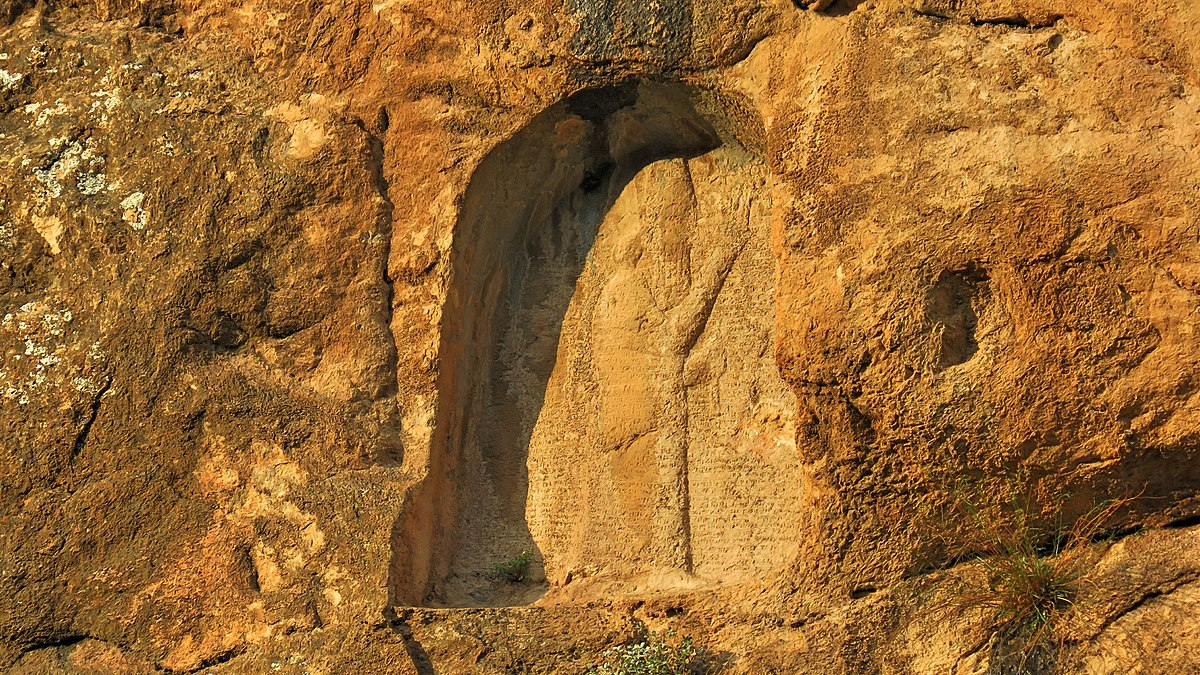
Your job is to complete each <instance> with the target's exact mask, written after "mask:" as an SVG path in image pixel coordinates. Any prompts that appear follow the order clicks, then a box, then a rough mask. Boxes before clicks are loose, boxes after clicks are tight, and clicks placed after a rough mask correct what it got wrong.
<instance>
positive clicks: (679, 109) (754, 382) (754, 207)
mask: <svg viewBox="0 0 1200 675" xmlns="http://www.w3.org/2000/svg"><path fill="white" fill-rule="evenodd" d="M746 119H747V116H744V115H737V114H731V113H730V108H729V106H728V105H727V104H725V103H722V102H720V101H719V100H718V99H717V98H716V97H715V96H713V95H709V94H705V93H701V92H698V91H697V90H695V89H693V88H691V87H688V86H685V85H681V84H669V83H655V82H640V83H630V84H627V85H623V86H617V87H610V88H605V89H599V90H591V91H585V92H582V93H580V94H578V95H576V96H574V97H572V98H570V99H568V100H566V101H564V102H562V103H560V104H557V105H555V106H553V107H552V108H550V109H548V110H547V111H546V112H544V113H543V114H542V115H540V116H539V117H538V118H537V119H535V120H534V121H533V122H532V123H531V124H530V125H528V126H527V127H526V128H525V129H523V130H522V131H521V132H519V133H518V134H516V135H515V136H514V137H513V138H511V139H509V140H508V141H506V142H504V143H502V144H501V145H500V146H498V147H497V148H496V149H495V150H494V151H493V152H491V153H490V154H489V155H488V157H487V158H485V160H484V161H483V162H482V163H481V164H480V166H479V168H478V169H477V171H476V173H475V175H474V177H473V179H472V182H471V185H470V187H469V189H468V193H467V197H466V202H465V204H464V207H463V211H462V216H461V219H460V222H459V224H458V229H457V231H456V232H455V241H454V248H453V255H454V258H453V271H452V274H451V280H450V287H449V289H448V295H447V300H446V304H445V308H444V315H443V335H442V343H441V370H440V375H439V377H440V379H439V386H440V396H441V399H440V401H439V407H438V411H439V418H438V421H437V429H436V436H435V441H434V447H433V448H432V452H433V455H432V459H431V472H430V475H429V478H428V479H427V480H426V481H425V483H424V484H423V485H422V486H421V488H420V489H419V490H418V491H417V492H416V493H414V495H413V497H412V501H411V502H410V503H409V504H408V505H407V508H406V511H405V513H404V514H403V516H402V518H401V521H400V526H399V527H398V528H397V531H396V535H395V538H394V542H393V543H394V549H395V551H394V552H395V558H394V560H393V566H392V569H391V575H392V577H391V581H392V589H391V590H392V595H393V601H394V603H396V604H434V605H449V606H477V605H505V604H523V603H527V602H531V601H533V600H536V599H537V598H538V597H540V596H541V595H542V594H543V593H544V592H545V591H546V590H547V588H554V589H556V590H557V591H558V592H562V593H567V594H574V595H576V596H578V597H581V598H582V597H585V596H586V595H587V594H588V593H589V592H593V593H595V592H603V593H612V592H632V593H637V592H644V591H647V590H654V589H661V588H669V589H686V588H695V587H703V586H708V585H712V584H722V583H733V582H739V581H744V580H747V579H751V578H754V577H756V576H758V575H761V574H762V573H764V572H766V571H768V570H770V569H772V568H773V567H776V566H778V565H781V564H784V563H786V562H788V561H789V560H790V558H791V556H792V555H793V554H794V550H795V546H796V542H795V539H794V532H795V524H796V523H797V520H798V514H797V513H796V512H795V509H796V508H797V505H798V504H799V503H800V501H801V500H800V499H798V495H796V494H795V493H794V492H795V490H796V489H797V488H796V487H795V486H796V485H797V484H798V481H797V480H796V476H797V475H798V472H799V459H798V457H797V453H796V451H795V431H794V421H793V414H794V412H793V411H794V409H795V401H794V399H793V397H792V394H791V393H790V391H789V390H788V388H787V387H786V385H784V383H783V382H782V380H781V379H780V377H779V374H778V372H777V369H776V366H775V360H774V311H773V296H774V263H773V257H772V255H771V251H770V245H769V227H768V219H769V216H768V213H769V206H770V201H769V191H768V187H767V180H766V168H765V166H764V162H763V160H762V158H761V155H760V154H759V153H758V152H757V151H755V150H754V149H753V148H754V141H753V140H752V139H753V138H755V137H756V135H755V134H754V133H753V132H754V131H755V129H752V128H751V129H747V128H746V126H747V122H746ZM522 552H528V553H530V554H531V556H532V558H533V564H532V565H531V569H530V570H529V573H528V574H527V575H526V578H525V580H524V581H522V582H517V583H513V582H512V581H511V580H509V579H505V578H502V575H498V574H496V566H497V564H499V563H503V562H505V561H509V560H512V559H514V558H516V557H517V556H518V555H519V554H521V553H522ZM589 589H590V590H589Z"/></svg>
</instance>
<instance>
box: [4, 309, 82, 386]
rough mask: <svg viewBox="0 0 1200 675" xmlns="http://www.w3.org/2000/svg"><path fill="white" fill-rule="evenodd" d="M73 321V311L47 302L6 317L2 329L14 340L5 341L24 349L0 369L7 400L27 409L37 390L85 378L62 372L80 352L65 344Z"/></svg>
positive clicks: (11, 356)
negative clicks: (65, 338)
mask: <svg viewBox="0 0 1200 675" xmlns="http://www.w3.org/2000/svg"><path fill="white" fill-rule="evenodd" d="M74 318H75V317H74V315H73V314H72V312H71V310H70V309H68V308H66V307H59V308H55V307H53V306H51V305H49V304H48V303H44V302H28V303H25V304H24V305H22V306H21V308H20V309H19V310H17V312H16V313H15V314H14V313H8V314H5V315H4V319H3V321H0V329H2V330H3V331H4V332H5V333H12V334H13V335H12V339H9V338H7V337H6V338H4V341H5V342H10V343H16V344H21V345H23V346H24V350H22V351H21V352H19V353H12V352H10V353H9V355H8V359H9V362H8V363H7V364H4V365H5V366H6V367H5V368H0V380H3V385H4V390H3V397H4V398H7V399H9V400H15V401H16V402H17V403H18V404H20V405H26V404H28V403H29V401H30V397H31V396H32V395H33V394H34V392H36V391H37V390H39V389H41V388H45V387H60V386H64V385H66V383H67V382H68V381H70V380H72V379H78V378H80V377H82V374H80V373H63V372H61V371H62V369H63V364H64V363H65V362H66V361H67V357H68V355H69V354H70V353H71V352H73V351H78V347H75V346H74V345H73V344H71V343H70V341H69V340H68V341H64V340H63V338H64V337H67V329H68V326H69V324H71V322H72V321H74ZM47 395H52V394H47Z"/></svg>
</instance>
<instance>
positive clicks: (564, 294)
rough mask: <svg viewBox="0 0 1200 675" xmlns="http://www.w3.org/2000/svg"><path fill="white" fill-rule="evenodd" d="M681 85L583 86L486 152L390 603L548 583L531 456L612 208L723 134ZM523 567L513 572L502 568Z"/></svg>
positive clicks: (465, 213)
mask: <svg viewBox="0 0 1200 675" xmlns="http://www.w3.org/2000/svg"><path fill="white" fill-rule="evenodd" d="M698 98H699V95H698V93H697V92H696V91H695V90H694V89H692V88H691V87H688V86H686V85H682V84H674V83H659V82H645V81H643V82H630V83H626V84H623V85H618V86H612V87H605V88H600V89H593V90H587V91H583V92H580V93H578V94H576V95H574V96H572V97H570V98H569V99H567V100H565V101H562V102H560V103H558V104H556V105H554V106H552V107H551V108H549V109H548V110H546V111H545V112H543V113H542V114H541V115H539V116H538V117H537V118H535V119H534V120H533V121H532V122H530V123H529V124H528V125H527V126H526V127H525V128H523V129H522V130H521V131H519V132H518V133H517V134H515V135H514V136H513V137H511V138H510V139H508V140H506V141H504V142H503V143H501V144H500V145H498V146H497V147H496V148H495V149H494V150H493V151H492V152H491V153H489V154H488V156H487V157H486V158H485V159H484V160H483V161H482V162H481V164H480V166H479V167H478V169H477V170H476V172H475V174H474V176H473V177H472V180H471V183H470V185H469V187H468V190H467V193H466V197H465V202H464V204H463V207H462V212H461V217H460V220H459V222H458V225H457V228H456V230H455V235H454V244H453V250H452V256H453V257H452V261H453V262H452V271H451V276H450V284H449V288H448V289H447V297H446V301H445V304H444V307H443V314H442V317H443V318H442V321H443V327H442V336H441V344H440V352H439V353H440V358H441V361H440V370H439V380H438V386H439V401H438V417H437V422H436V427H435V432H434V437H433V442H432V448H431V458H430V471H429V475H428V477H427V478H426V479H425V481H424V482H423V483H422V484H421V485H420V486H419V487H418V488H417V489H416V490H414V491H413V493H412V494H411V495H410V497H409V501H408V502H407V503H406V505H405V507H404V510H403V512H402V513H401V515H400V517H399V519H398V520H397V523H396V526H395V528H394V530H393V535H392V547H393V559H392V563H391V567H390V569H389V586H390V588H389V591H390V595H391V602H392V604H393V605H421V604H423V605H433V606H452V607H455V606H457V607H469V606H507V605H518V604H527V603H530V602H533V601H535V600H536V599H537V598H539V597H540V596H541V595H542V594H543V593H544V592H545V589H546V585H545V583H544V577H545V573H544V570H543V568H542V565H541V562H542V561H541V551H540V550H539V548H538V546H537V544H536V543H535V541H534V538H533V536H532V535H531V533H530V527H529V524H528V522H527V520H526V511H527V507H528V503H527V502H528V494H529V472H528V453H529V448H530V441H531V435H532V434H533V432H534V427H535V424H536V423H537V421H538V417H539V414H540V413H541V411H542V405H543V403H544V401H545V397H546V388H547V386H548V383H549V380H550V376H551V372H552V371H553V370H554V369H555V365H556V360H557V357H558V345H559V337H560V333H561V331H562V327H563V320H564V316H565V314H566V313H567V309H568V305H569V304H570V303H571V299H572V294H573V292H574V290H575V285H576V281H577V280H578V278H579V276H580V273H581V271H582V270H583V267H584V263H585V261H586V260H587V259H588V255H589V251H590V250H591V248H592V245H593V243H594V242H595V240H596V236H597V230H598V228H599V226H600V224H601V222H602V221H603V220H604V218H605V214H606V213H607V212H608V211H609V209H610V208H611V207H612V206H613V204H614V203H615V201H616V200H617V198H618V196H619V195H620V194H621V193H622V191H623V190H624V189H625V187H626V185H627V184H628V183H629V182H630V180H631V179H632V178H633V177H634V176H635V175H637V174H638V172H639V171H641V170H642V169H643V168H644V167H646V166H647V165H649V164H650V163H652V162H655V161H658V160H662V159H667V158H692V157H696V156H698V155H702V154H704V153H707V152H709V151H711V150H713V149H715V148H717V147H719V146H720V145H721V138H722V134H721V133H719V132H718V130H717V129H716V128H714V126H713V124H712V123H710V121H708V119H706V117H705V116H702V115H701V114H700V113H698V112H697V109H696V100H697V99H698ZM522 556H526V557H528V558H529V560H530V564H529V569H528V570H527V571H525V570H518V571H517V572H516V573H509V574H506V573H505V572H506V571H507V572H511V571H512V568H513V565H509V569H508V570H504V569H502V568H501V566H503V565H504V564H505V563H514V564H515V566H516V567H518V568H519V567H520V564H519V563H520V562H521V558H522Z"/></svg>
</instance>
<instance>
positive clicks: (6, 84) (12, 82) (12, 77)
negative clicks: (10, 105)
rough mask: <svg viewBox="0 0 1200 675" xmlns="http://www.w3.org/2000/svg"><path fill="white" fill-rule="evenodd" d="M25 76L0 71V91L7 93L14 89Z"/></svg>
mask: <svg viewBox="0 0 1200 675" xmlns="http://www.w3.org/2000/svg"><path fill="white" fill-rule="evenodd" d="M24 79H25V76H24V75H22V74H21V73H10V72H8V71H7V70H3V69H0V91H8V90H9V89H16V88H17V87H18V86H19V85H20V84H21V81H22V80H24Z"/></svg>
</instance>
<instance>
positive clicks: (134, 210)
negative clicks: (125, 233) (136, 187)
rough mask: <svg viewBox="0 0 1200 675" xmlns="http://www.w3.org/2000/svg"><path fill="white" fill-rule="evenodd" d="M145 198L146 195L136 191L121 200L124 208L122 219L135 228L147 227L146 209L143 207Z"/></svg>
mask: <svg viewBox="0 0 1200 675" xmlns="http://www.w3.org/2000/svg"><path fill="white" fill-rule="evenodd" d="M145 200H146V195H144V194H143V193H141V192H134V193H133V194H131V195H129V196H128V197H126V198H125V199H122V200H121V208H122V209H123V210H124V213H123V214H121V219H122V220H124V221H125V222H127V223H129V226H130V227H132V228H133V229H135V230H141V229H144V228H145V227H146V209H145V208H144V207H143V203H144V202H145Z"/></svg>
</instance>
